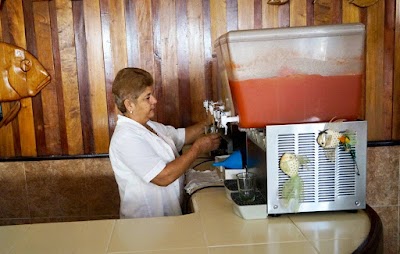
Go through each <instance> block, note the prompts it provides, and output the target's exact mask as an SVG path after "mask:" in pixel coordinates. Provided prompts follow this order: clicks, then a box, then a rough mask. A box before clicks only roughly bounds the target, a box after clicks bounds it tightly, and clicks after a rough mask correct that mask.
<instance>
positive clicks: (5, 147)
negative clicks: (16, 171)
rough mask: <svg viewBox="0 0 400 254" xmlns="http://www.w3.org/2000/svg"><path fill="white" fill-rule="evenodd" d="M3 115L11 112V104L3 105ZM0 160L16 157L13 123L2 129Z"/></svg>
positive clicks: (0, 134) (0, 131)
mask: <svg viewBox="0 0 400 254" xmlns="http://www.w3.org/2000/svg"><path fill="white" fill-rule="evenodd" d="M1 107H2V111H3V115H4V114H7V112H9V111H10V107H11V103H9V102H7V103H1ZM0 140H1V142H0V158H8V157H14V156H15V155H16V154H15V150H14V135H13V125H12V123H10V124H8V125H6V126H3V127H1V128H0Z"/></svg>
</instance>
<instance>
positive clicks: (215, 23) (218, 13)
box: [207, 0, 227, 101]
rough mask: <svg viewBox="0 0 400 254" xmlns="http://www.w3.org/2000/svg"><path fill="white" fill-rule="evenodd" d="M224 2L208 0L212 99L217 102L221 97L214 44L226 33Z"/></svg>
mask: <svg viewBox="0 0 400 254" xmlns="http://www.w3.org/2000/svg"><path fill="white" fill-rule="evenodd" d="M226 20H227V17H226V2H225V1H219V0H210V31H209V33H210V36H211V47H212V55H213V58H212V66H213V74H214V75H213V85H214V86H213V93H214V97H213V98H207V99H213V100H214V101H217V100H219V99H221V98H222V97H223V94H222V87H221V80H220V77H219V72H218V63H217V58H216V55H215V50H214V44H215V41H216V40H217V38H218V37H219V36H221V35H222V34H224V33H225V32H226V29H227V28H226Z"/></svg>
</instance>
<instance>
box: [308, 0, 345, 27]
mask: <svg viewBox="0 0 400 254" xmlns="http://www.w3.org/2000/svg"><path fill="white" fill-rule="evenodd" d="M340 9H341V1H331V0H317V1H314V25H325V24H338V23H341V12H340Z"/></svg>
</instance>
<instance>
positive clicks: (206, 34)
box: [203, 0, 217, 100]
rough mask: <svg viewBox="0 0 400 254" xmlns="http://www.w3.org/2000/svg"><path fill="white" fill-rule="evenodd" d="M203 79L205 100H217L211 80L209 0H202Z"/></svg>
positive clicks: (215, 85)
mask: <svg viewBox="0 0 400 254" xmlns="http://www.w3.org/2000/svg"><path fill="white" fill-rule="evenodd" d="M203 41H204V78H205V84H204V85H205V90H206V99H214V98H215V100H217V90H216V88H217V84H216V83H214V79H213V59H212V49H213V42H212V40H211V16H210V0H203Z"/></svg>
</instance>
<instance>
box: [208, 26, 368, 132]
mask: <svg viewBox="0 0 400 254" xmlns="http://www.w3.org/2000/svg"><path fill="white" fill-rule="evenodd" d="M364 34H365V29H364V25H363V24H342V25H324V26H311V27H293V28H275V29H258V30H244V31H231V32H228V33H226V34H224V35H223V36H221V37H220V38H219V39H218V40H217V42H216V44H215V50H216V53H217V60H218V65H219V66H218V67H219V68H218V69H219V73H220V77H221V81H222V84H223V86H224V92H223V94H222V95H223V97H224V98H223V99H224V102H225V103H226V104H227V108H228V109H230V111H231V112H232V114H233V115H238V116H239V119H240V120H239V126H240V127H242V128H262V127H265V126H266V125H271V124H272V125H273V124H290V123H310V122H326V121H329V120H331V119H332V118H334V117H335V118H343V119H347V120H357V119H361V107H362V105H361V102H362V91H363V89H362V84H363V74H364Z"/></svg>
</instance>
